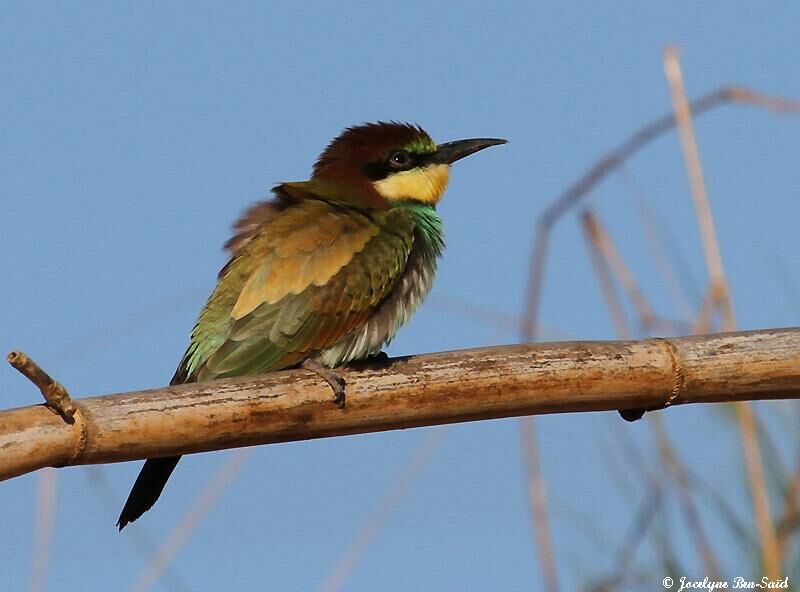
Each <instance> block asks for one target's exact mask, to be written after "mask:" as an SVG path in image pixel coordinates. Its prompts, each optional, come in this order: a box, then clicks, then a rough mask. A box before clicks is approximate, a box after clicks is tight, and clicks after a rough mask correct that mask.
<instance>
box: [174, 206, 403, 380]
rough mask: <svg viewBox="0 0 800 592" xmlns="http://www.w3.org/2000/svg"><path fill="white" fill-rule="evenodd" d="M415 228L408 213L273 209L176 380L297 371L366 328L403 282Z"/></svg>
mask: <svg viewBox="0 0 800 592" xmlns="http://www.w3.org/2000/svg"><path fill="white" fill-rule="evenodd" d="M414 228H415V223H414V218H413V216H411V215H410V214H409V213H408V212H407V211H405V210H403V209H392V210H386V211H380V212H375V211H373V212H370V213H369V214H367V213H365V212H364V211H362V210H356V209H353V208H348V207H346V206H342V205H337V204H334V203H330V202H325V201H321V200H303V201H300V202H298V203H296V204H294V205H292V206H291V207H288V208H286V209H283V210H281V211H271V212H270V216H269V217H268V218H267V219H266V220H265V222H264V223H263V224H262V225H261V226H260V227H259V228H258V230H257V231H256V232H254V233H253V235H252V238H249V239H248V240H247V241H245V242H243V244H242V247H241V249H240V250H239V251H238V252H237V253H236V254H235V255H234V257H233V258H232V259H231V261H230V262H229V263H228V265H226V266H225V268H224V269H223V270H222V272H221V273H220V279H219V282H218V284H217V287H216V289H215V290H214V292H213V293H212V295H211V297H210V298H209V300H208V302H207V303H206V306H205V307H204V308H203V310H202V312H201V313H200V317H199V319H198V322H197V325H196V326H195V328H194V331H193V332H192V339H191V343H190V345H189V348H188V350H187V352H186V354H185V356H184V358H183V360H182V361H181V364H180V366H179V368H178V371H177V372H176V375H175V378H174V379H173V382H174V383H175V382H189V381H203V380H212V379H215V378H222V377H227V376H242V375H247V374H258V373H263V372H271V371H275V370H281V369H284V368H290V367H292V366H295V365H297V364H299V363H300V362H302V361H303V360H305V359H306V358H308V357H310V356H312V355H314V354H316V353H318V352H320V351H321V350H324V349H325V348H327V347H329V346H331V345H333V344H335V343H336V342H338V341H339V340H341V339H342V338H343V337H345V336H346V335H348V333H350V332H351V331H354V330H357V329H358V328H359V327H360V326H362V325H363V324H364V323H365V322H366V321H367V319H368V318H369V317H370V315H372V314H373V313H374V311H375V310H376V309H377V307H378V306H379V305H380V304H381V302H383V301H384V300H385V299H386V298H387V297H388V296H389V295H390V294H391V292H392V289H393V288H394V287H395V285H396V284H397V281H398V279H399V278H400V276H401V275H402V273H403V270H404V269H405V266H406V262H407V261H408V257H409V254H410V252H411V249H412V246H413V242H414Z"/></svg>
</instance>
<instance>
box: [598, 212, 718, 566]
mask: <svg viewBox="0 0 800 592" xmlns="http://www.w3.org/2000/svg"><path fill="white" fill-rule="evenodd" d="M584 224H585V227H586V229H587V234H588V236H589V237H590V240H591V249H590V250H591V252H592V253H593V255H594V257H596V258H597V259H598V260H599V266H600V267H602V268H603V269H605V271H606V273H608V272H609V271H610V272H611V273H613V275H614V276H615V277H616V278H617V280H618V281H619V282H620V283H623V284H625V283H627V284H629V285H630V286H631V287H632V288H633V289H635V290H636V291H635V292H634V291H633V290H632V289H631V290H629V291H628V297H629V298H631V297H632V294H633V293H635V294H638V296H639V297H640V298H641V300H642V302H641V303H640V304H639V305H638V306H636V310H637V313H638V314H639V315H640V316H639V324H640V326H641V327H642V328H643V329H644V328H645V326H646V319H645V318H642V315H643V314H646V313H647V312H649V311H651V310H652V308H651V307H650V305H649V303H648V302H647V301H646V299H645V298H644V296H643V295H642V293H641V292H640V291H639V290H638V283H637V282H636V279H635V278H634V277H633V274H631V273H630V271H629V270H628V268H627V266H626V264H625V261H624V260H623V259H622V257H621V256H620V255H619V252H618V251H617V249H616V247H615V246H614V243H613V241H612V240H611V237H610V236H609V235H608V234H607V233H606V232H605V231H604V229H603V228H602V227H601V226H600V224H599V222H598V221H597V220H596V219H595V218H594V217H593V216H592V215H591V214H588V213H587V214H585V215H584ZM614 257H615V258H616V261H615V264H614V265H611V264H610V263H609V259H610V258H614ZM604 264H605V265H604ZM598 279H599V281H600V282H601V284H611V283H612V281H613V280H612V278H611V277H610V275H609V277H602V278H598ZM604 293H605V290H604ZM606 303H607V305H608V307H609V310H610V311H611V314H612V316H614V311H615V310H617V309H621V308H622V303H621V302H619V301H617V295H616V293H615V292H613V291H612V292H610V293H609V294H606ZM651 314H652V313H651ZM617 332H618V336H619V337H623V338H624V337H626V336H627V335H628V334H629V333H630V331H629V329H628V327H627V324H623V325H621V326H618V327H617ZM642 411H644V410H642ZM637 415H638V413H637ZM628 416H630V412H628V414H627V415H626V414H623V417H626V418H627V417H628ZM650 417H651V419H652V421H651V423H650V424H649V425H650V427H651V428H652V429H653V431H654V432H655V436H656V441H657V442H658V446H659V450H660V452H661V458H662V461H663V464H664V465H666V467H667V468H668V469H669V471H670V473H671V474H672V475H673V478H674V480H675V483H676V485H677V487H678V491H679V494H680V497H681V508H682V510H683V515H684V519H685V522H686V525H687V528H688V529H689V534H690V537H691V538H692V540H693V542H694V545H695V549H696V550H697V553H698V555H699V557H700V558H701V560H702V562H703V565H704V567H705V573H706V574H708V575H709V576H710V577H712V578H715V579H719V578H718V576H719V569H718V567H717V561H716V558H715V557H714V553H713V551H712V548H711V545H710V544H709V542H708V537H706V534H705V529H704V528H703V524H702V522H701V520H700V514H699V512H698V511H697V508H696V506H695V504H694V499H693V498H692V496H691V492H690V491H689V479H688V476H687V475H686V471H685V469H684V467H683V465H681V464H680V463H679V461H678V458H677V455H676V454H675V452H674V449H673V447H672V444H671V442H670V440H669V436H668V434H667V431H666V429H665V428H664V425H663V423H662V421H661V416H660V415H659V414H654V415H652V416H650Z"/></svg>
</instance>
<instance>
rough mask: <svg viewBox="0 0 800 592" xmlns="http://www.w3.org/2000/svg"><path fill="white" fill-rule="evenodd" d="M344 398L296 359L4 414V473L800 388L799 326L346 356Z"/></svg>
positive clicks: (786, 394)
mask: <svg viewBox="0 0 800 592" xmlns="http://www.w3.org/2000/svg"><path fill="white" fill-rule="evenodd" d="M341 372H342V375H343V376H344V378H345V380H346V381H347V406H346V407H345V409H338V408H337V407H336V405H334V403H333V401H332V397H331V392H330V388H329V387H328V386H327V385H326V384H325V383H324V382H323V381H321V380H320V379H319V377H318V376H316V375H315V374H313V373H311V372H308V371H306V370H290V371H285V372H276V373H271V374H265V375H262V376H257V377H250V378H237V379H226V380H220V381H214V382H207V383H197V384H188V385H179V386H172V387H167V388H162V389H157V390H151V391H140V392H132V393H123V394H119V395H109V396H101V397H91V398H86V399H79V400H74V401H73V402H74V403H75V405H76V406H77V408H78V411H79V413H76V417H77V416H81V418H82V420H81V421H80V422H76V423H75V424H67V423H65V422H64V421H63V420H62V419H61V418H60V417H58V416H56V415H55V414H53V413H52V412H50V411H49V410H48V409H47V408H46V407H45V406H43V405H38V406H31V407H23V408H19V409H12V410H9V411H4V412H0V449H2V450H3V454H2V455H0V480H2V479H8V478H10V477H14V476H16V475H21V474H24V473H28V472H31V471H34V470H36V469H40V468H43V467H47V466H64V465H66V464H75V465H81V464H97V463H108V462H121V461H128V460H137V459H144V458H153V457H161V456H173V455H178V454H188V453H193V452H204V451H209V450H220V449H225V448H234V447H240V446H251V445H256V444H270V443H274V442H288V441H296V440H308V439H312V438H323V437H330V436H342V435H347V434H358V433H366V432H379V431H384V430H391V429H402V428H409V427H419V426H425V425H438V424H447V423H455V422H461V421H475V420H484V419H495V418H500V417H511V416H521V415H535V414H543V413H566V412H583V411H608V410H617V409H631V408H650V407H657V406H664V405H668V404H682V403H712V402H722V401H726V402H727V401H739V400H755V399H781V398H800V328H794V329H769V330H763V331H752V332H740V333H728V334H719V335H707V336H694V337H681V338H675V339H649V340H644V341H582V342H562V343H550V344H531V345H516V346H504V347H492V348H484V349H475V350H463V351H457V352H449V353H439V354H429V355H422V356H414V357H410V358H399V359H395V360H390V361H389V362H385V363H372V364H368V365H362V366H360V367H350V368H343V369H342V370H341Z"/></svg>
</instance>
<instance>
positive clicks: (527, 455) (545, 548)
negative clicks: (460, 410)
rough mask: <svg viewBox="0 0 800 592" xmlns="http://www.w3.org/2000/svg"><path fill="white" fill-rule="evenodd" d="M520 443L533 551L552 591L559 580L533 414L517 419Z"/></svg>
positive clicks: (556, 586)
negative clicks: (534, 542) (534, 545)
mask: <svg viewBox="0 0 800 592" xmlns="http://www.w3.org/2000/svg"><path fill="white" fill-rule="evenodd" d="M519 436H520V446H521V448H522V459H523V462H524V463H525V475H526V477H527V478H526V481H527V488H526V489H527V492H528V503H529V505H530V509H531V528H532V530H533V536H534V540H535V541H536V554H537V558H538V560H539V569H540V570H541V572H542V580H543V581H544V584H545V588H546V589H547V590H551V591H552V592H558V590H560V588H559V584H558V565H557V564H556V554H555V551H554V549H553V535H552V531H551V529H550V514H549V512H548V511H547V486H546V483H545V480H544V476H543V475H542V467H541V461H540V460H539V445H538V439H537V437H536V422H535V421H534V418H533V417H525V418H523V419H521V420H520V422H519Z"/></svg>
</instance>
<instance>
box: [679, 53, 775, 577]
mask: <svg viewBox="0 0 800 592" xmlns="http://www.w3.org/2000/svg"><path fill="white" fill-rule="evenodd" d="M664 71H665V73H666V77H667V82H668V83H669V87H670V93H671V96H672V103H673V109H674V111H675V120H676V122H677V124H678V135H679V137H680V142H681V149H682V152H683V157H684V163H685V165H686V170H687V175H688V177H689V185H690V187H691V190H692V198H693V200H694V204H695V213H696V216H697V221H698V225H699V227H700V234H701V238H702V241H703V250H704V252H705V258H706V266H707V268H708V275H709V282H710V286H709V290H708V291H709V297H708V298H709V300H710V301H711V302H713V303H715V304H716V305H717V306H718V307H719V310H720V312H721V315H722V329H723V330H724V331H733V330H734V328H735V326H736V319H735V317H734V313H733V305H732V303H731V298H730V290H729V288H728V282H727V279H726V277H725V270H724V268H723V265H722V256H721V254H720V249H719V243H718V241H717V236H716V230H715V227H714V219H713V216H712V214H711V206H710V205H709V200H708V193H707V192H706V188H705V182H704V179H703V169H702V165H701V164H700V151H699V150H698V148H697V141H696V138H695V134H694V129H693V125H692V109H691V107H690V105H689V103H688V101H687V99H686V92H685V88H684V84H683V75H682V73H681V65H680V60H679V54H678V50H677V49H676V48H675V47H672V46H670V47H667V48H666V50H665V51H664ZM736 415H737V419H738V421H739V429H740V431H741V433H742V448H743V452H744V458H745V466H746V469H747V475H748V485H749V487H750V495H751V498H752V501H753V507H754V510H755V514H756V526H757V528H758V533H759V538H760V540H761V560H762V563H763V568H764V572H765V573H766V575H767V577H769V578H771V579H777V578H778V577H779V576H780V570H781V563H780V554H779V551H778V543H777V537H776V535H775V528H774V525H773V523H772V517H771V513H770V509H769V500H768V498H767V493H766V484H765V481H764V470H763V466H762V460H761V453H760V450H759V445H758V433H757V429H756V422H755V418H754V416H753V410H752V408H751V407H750V406H749V405H747V404H746V403H737V404H736Z"/></svg>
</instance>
